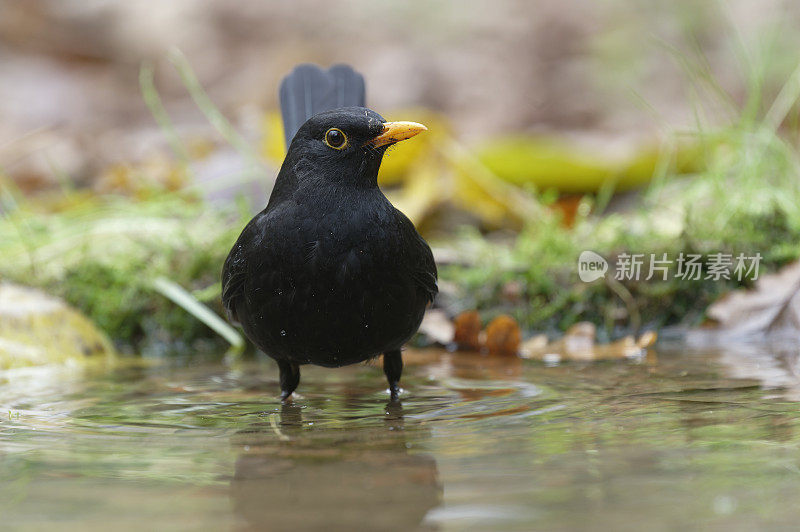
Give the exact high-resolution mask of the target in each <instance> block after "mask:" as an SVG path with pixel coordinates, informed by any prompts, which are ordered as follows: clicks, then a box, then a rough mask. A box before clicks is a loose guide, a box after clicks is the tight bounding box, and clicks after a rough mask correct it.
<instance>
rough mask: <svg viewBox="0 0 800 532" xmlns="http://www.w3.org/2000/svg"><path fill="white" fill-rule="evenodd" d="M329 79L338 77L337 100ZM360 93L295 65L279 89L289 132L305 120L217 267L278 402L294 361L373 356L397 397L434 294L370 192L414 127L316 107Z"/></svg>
mask: <svg viewBox="0 0 800 532" xmlns="http://www.w3.org/2000/svg"><path fill="white" fill-rule="evenodd" d="M332 72H333V73H334V74H333V76H332V79H334V80H345V81H344V82H343V84H342V85H341V87H343V88H341V89H336V90H334V93H336V96H335V97H331V92H330V89H331V87H334V88H336V87H339V85H337V84H336V83H338V82H336V83H333V85H331V83H329V82H330V79H331V77H329V76H330V74H331V73H332ZM326 74H327V75H326ZM359 80H360V82H359ZM317 82H320V83H323V84H324V87H322V88H320V87H318V86H317ZM337 91H339V92H337ZM363 93H364V91H363V79H362V78H361V76H360V75H358V74H357V73H355V72H353V71H352V69H349V67H344V66H339V67H334V69H331V70H330V71H328V72H327V73H326V72H324V71H322V70H320V69H318V68H317V67H313V66H309V65H302V66H301V67H298V68H297V69H295V71H294V72H293V73H292V74H290V75H289V76H288V77H287V78H286V79H285V80H284V82H283V83H282V85H281V91H280V95H281V107H282V110H283V114H284V117H285V118H287V122H286V124H285V129H286V131H287V135H288V134H289V132H290V131H291V130H292V129H293V128H295V125H296V122H297V121H298V120H300V118H299V117H301V116H302V117H304V118H305V116H306V114H308V113H309V112H311V113H312V115H311V117H310V118H308V119H307V120H305V119H304V123H303V124H302V125H301V126H300V127H299V128H298V129H297V132H296V134H294V135H293V140H292V142H291V143H290V145H289V150H288V154H287V155H286V159H285V160H284V162H283V165H282V166H281V169H280V172H279V173H278V177H277V180H276V183H275V188H274V189H273V191H272V195H271V196H270V199H269V202H268V204H267V207H266V208H265V209H264V210H263V211H262V212H261V213H259V214H258V215H256V216H255V217H254V218H253V219H252V220H251V221H250V223H248V224H247V226H246V227H245V228H244V230H243V231H242V234H241V235H240V236H239V239H238V240H237V242H236V244H234V246H233V249H232V250H231V252H230V254H229V256H228V258H227V260H226V261H225V265H224V267H223V272H222V286H223V292H222V299H223V303H224V305H225V308H226V310H227V312H228V316H229V318H230V319H231V320H232V321H236V322H238V323H240V324H241V326H242V328H243V329H244V332H245V334H246V335H247V337H248V338H249V339H250V340H251V341H252V342H253V343H254V344H255V345H256V346H257V347H259V348H260V349H262V350H263V351H264V352H265V353H267V354H268V355H269V356H271V357H272V358H274V359H275V360H276V361H277V362H278V367H279V369H280V379H281V391H282V397H283V398H286V397H288V396H289V395H290V394H291V393H292V392H293V391H294V389H295V388H296V387H297V384H298V382H299V378H300V370H299V366H300V365H302V364H316V365H320V366H327V367H338V366H343V365H347V364H353V363H357V362H361V361H364V360H368V359H370V358H374V357H376V356H378V355H380V354H383V355H384V372H385V373H386V376H387V379H388V380H389V387H390V391H391V394H392V397H393V398H394V397H397V393H398V381H399V379H400V374H401V372H402V358H401V355H400V349H401V347H402V345H403V344H404V343H405V342H406V341H408V340H409V338H411V336H412V335H413V334H414V333H415V332H416V330H417V328H418V327H419V324H420V322H421V320H422V316H423V314H424V312H425V308H426V306H427V305H428V303H430V302H431V301H432V300H433V298H434V296H435V295H436V293H437V285H436V279H437V274H436V265H435V263H434V260H433V255H432V254H431V250H430V248H429V247H428V245H427V244H426V243H425V241H424V240H423V239H422V237H421V236H420V235H419V234H418V233H417V231H416V229H415V228H414V226H413V224H412V223H411V222H410V221H409V220H408V218H406V216H405V215H403V214H402V213H401V212H400V211H398V210H397V209H395V208H394V207H393V206H392V205H391V203H390V202H389V201H388V200H387V199H386V197H385V196H384V195H383V193H382V192H381V191H380V189H379V188H378V183H377V175H378V169H379V167H380V164H381V159H382V158H383V155H384V152H385V150H386V148H387V147H388V146H389V145H391V144H393V143H394V142H397V141H399V140H403V139H405V138H409V137H411V136H413V135H415V134H417V133H418V132H420V131H422V130H424V126H421V125H419V124H414V123H410V122H392V123H387V122H386V121H385V120H384V119H383V118H382V117H381V116H380V115H379V114H377V113H376V112H374V111H371V110H369V109H366V108H364V107H360V106H359V107H343V108H341V107H337V108H335V109H328V110H326V109H324V107H326V106H329V105H338V104H339V103H340V102H342V101H344V102H352V101H359V102H362V103H363ZM318 97H319V99H318ZM299 102H308V104H307V105H302V106H301V105H300V103H299Z"/></svg>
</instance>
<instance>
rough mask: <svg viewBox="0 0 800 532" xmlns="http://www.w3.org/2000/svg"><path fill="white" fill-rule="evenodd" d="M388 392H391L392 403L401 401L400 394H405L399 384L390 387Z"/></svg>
mask: <svg viewBox="0 0 800 532" xmlns="http://www.w3.org/2000/svg"><path fill="white" fill-rule="evenodd" d="M388 392H389V398H390V399H391V400H392V401H399V400H400V394H401V393H402V392H403V389H402V388H401V387H400V386H398V385H397V383H395V384H390V385H389V390H388Z"/></svg>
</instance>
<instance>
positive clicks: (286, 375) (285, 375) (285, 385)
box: [277, 360, 300, 401]
mask: <svg viewBox="0 0 800 532" xmlns="http://www.w3.org/2000/svg"><path fill="white" fill-rule="evenodd" d="M277 362H278V369H279V370H280V373H281V401H285V400H286V399H288V398H289V396H290V395H292V392H293V391H294V390H295V388H297V385H298V384H300V366H298V365H297V364H292V363H291V362H286V361H285V360H278V361H277Z"/></svg>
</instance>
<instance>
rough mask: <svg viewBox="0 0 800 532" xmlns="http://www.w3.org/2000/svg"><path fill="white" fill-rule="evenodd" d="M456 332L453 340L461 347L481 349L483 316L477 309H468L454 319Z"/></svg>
mask: <svg viewBox="0 0 800 532" xmlns="http://www.w3.org/2000/svg"><path fill="white" fill-rule="evenodd" d="M453 322H454V324H455V334H454V335H453V341H454V342H455V343H456V345H457V346H458V348H459V349H465V350H468V351H480V349H481V342H480V335H481V317H480V315H479V314H478V312H477V311H475V310H468V311H466V312H462V313H461V314H459V315H458V316H456V318H455V320H453Z"/></svg>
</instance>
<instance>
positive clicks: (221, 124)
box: [169, 48, 261, 166]
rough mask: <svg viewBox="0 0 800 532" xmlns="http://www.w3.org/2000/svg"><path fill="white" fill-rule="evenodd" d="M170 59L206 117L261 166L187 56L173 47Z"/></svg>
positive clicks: (240, 151)
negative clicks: (201, 80)
mask: <svg viewBox="0 0 800 532" xmlns="http://www.w3.org/2000/svg"><path fill="white" fill-rule="evenodd" d="M169 60H170V62H171V63H172V65H173V66H174V67H175V70H177V71H178V74H179V75H180V77H181V80H183V85H184V86H185V87H186V90H187V91H189V95H190V96H191V97H192V100H194V103H195V104H196V105H197V107H198V108H199V109H200V110H201V111H202V112H203V114H204V115H206V118H207V119H208V121H209V122H211V125H212V126H214V128H215V129H216V130H217V131H219V133H220V135H222V136H223V138H224V139H225V140H226V141H227V142H228V143H229V144H230V145H231V146H233V147H234V148H235V149H236V151H238V152H239V153H241V154H242V155H244V156H245V157H247V159H248V160H249V161H250V162H251V163H252V164H254V165H257V166H261V161H260V159H259V157H258V155H257V154H256V152H255V151H254V150H253V148H252V147H250V145H249V144H248V142H247V141H246V140H245V139H244V138H242V136H241V135H239V133H238V132H237V131H236V130H235V129H234V127H233V126H232V125H231V123H230V122H229V121H228V119H227V118H225V116H224V115H223V114H222V113H221V112H220V110H219V109H218V108H217V106H216V105H214V102H212V101H211V98H209V97H208V94H207V93H206V91H205V90H204V89H203V86H202V85H201V84H200V81H199V80H198V79H197V75H195V73H194V70H192V67H191V65H190V64H189V61H188V60H187V59H186V56H185V55H183V52H181V51H180V50H179V49H177V48H173V49H172V50H170V52H169Z"/></svg>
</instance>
